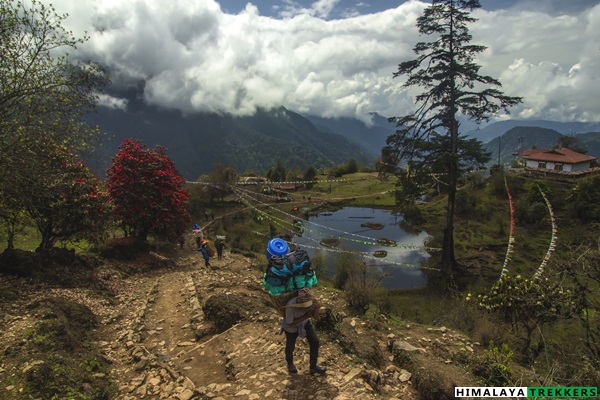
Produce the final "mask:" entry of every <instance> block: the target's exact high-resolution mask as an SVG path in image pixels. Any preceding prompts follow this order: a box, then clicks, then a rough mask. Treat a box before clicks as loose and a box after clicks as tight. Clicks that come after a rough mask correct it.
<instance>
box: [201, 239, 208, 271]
mask: <svg viewBox="0 0 600 400" xmlns="http://www.w3.org/2000/svg"><path fill="white" fill-rule="evenodd" d="M200 252H201V253H202V257H203V258H204V266H205V267H210V254H208V243H206V242H205V241H202V244H201V246H200Z"/></svg>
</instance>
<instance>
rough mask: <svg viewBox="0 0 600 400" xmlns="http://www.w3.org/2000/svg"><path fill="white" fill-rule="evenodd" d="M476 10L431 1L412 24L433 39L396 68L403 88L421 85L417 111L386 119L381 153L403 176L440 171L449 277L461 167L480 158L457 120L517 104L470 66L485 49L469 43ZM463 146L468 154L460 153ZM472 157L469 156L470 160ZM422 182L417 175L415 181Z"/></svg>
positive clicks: (451, 0) (458, 0) (468, 2)
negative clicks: (391, 129)
mask: <svg viewBox="0 0 600 400" xmlns="http://www.w3.org/2000/svg"><path fill="white" fill-rule="evenodd" d="M479 7H481V5H480V4H479V1H478V0H433V1H432V4H431V5H430V6H428V7H427V8H426V9H425V10H424V12H423V15H422V16H420V17H419V18H418V20H417V27H418V29H419V32H420V33H421V34H422V35H429V36H432V38H433V40H432V41H430V42H420V43H417V44H416V46H415V47H414V52H415V53H416V54H417V58H416V59H414V60H410V61H405V62H402V63H401V64H399V66H398V71H397V72H395V73H394V77H399V76H406V77H407V80H406V82H405V83H404V86H407V87H421V88H423V92H422V93H420V94H419V95H417V96H416V98H415V100H416V110H415V111H414V112H412V113H410V114H408V115H405V116H402V117H393V118H390V121H393V122H396V124H397V126H398V130H397V131H396V133H395V134H393V135H391V136H390V137H388V140H387V144H388V145H387V146H386V151H387V152H389V151H392V152H393V153H394V163H395V164H396V165H397V164H400V163H403V162H404V163H406V164H405V165H406V166H408V167H409V170H408V171H402V174H404V175H406V174H407V173H408V174H413V175H423V174H425V175H427V174H429V175H431V168H432V167H434V166H435V168H436V169H439V167H440V166H442V168H443V172H444V173H443V175H441V176H437V177H436V179H443V183H444V184H445V185H446V186H447V194H448V203H447V208H446V224H445V228H444V237H443V245H442V247H443V250H442V268H443V270H444V272H445V273H446V274H450V273H451V272H452V270H453V269H455V267H456V259H455V255H454V207H455V196H456V188H457V181H458V177H459V175H460V173H461V169H464V168H466V167H469V166H473V165H477V164H480V163H481V161H482V160H485V155H484V154H482V151H481V144H480V143H479V145H478V146H476V147H479V151H476V152H475V153H472V151H473V145H474V143H473V142H472V141H468V140H465V139H464V138H463V137H461V136H460V134H459V128H460V124H459V122H458V116H459V115H464V116H465V117H467V118H469V119H471V120H473V121H487V120H488V119H489V118H490V116H492V115H494V114H496V113H498V112H500V111H504V112H507V113H508V108H509V107H511V106H514V105H516V104H518V103H520V102H521V98H520V97H510V96H506V95H504V94H503V93H502V92H501V91H500V90H498V89H497V87H500V86H501V84H500V82H499V81H498V80H496V79H494V78H492V77H490V76H485V75H481V74H480V73H479V69H480V66H479V65H478V64H476V63H475V62H474V58H475V57H476V56H477V54H479V53H481V52H482V51H483V50H485V47H484V46H480V45H474V44H471V43H470V42H471V39H472V37H471V35H470V34H469V29H468V26H467V25H468V24H469V23H472V22H474V21H476V19H475V18H473V17H472V16H471V12H472V11H473V10H474V9H477V8H479ZM465 146H466V147H467V148H468V149H469V152H468V153H467V154H465V153H464V152H462V150H463V149H464V148H465ZM468 154H471V155H472V156H473V157H471V156H469V155H468ZM416 179H417V180H421V177H418V178H416Z"/></svg>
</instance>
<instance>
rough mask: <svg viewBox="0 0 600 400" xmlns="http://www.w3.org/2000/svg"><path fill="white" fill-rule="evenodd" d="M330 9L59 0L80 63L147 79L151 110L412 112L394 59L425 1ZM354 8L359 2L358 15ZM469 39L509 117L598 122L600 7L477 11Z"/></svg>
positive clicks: (324, 5) (408, 49)
mask: <svg viewBox="0 0 600 400" xmlns="http://www.w3.org/2000/svg"><path fill="white" fill-rule="evenodd" d="M338 1H339V0H320V1H316V2H313V3H312V5H311V6H310V7H308V8H307V7H301V6H299V5H298V4H297V3H296V2H294V1H287V2H286V5H285V8H282V9H280V10H279V11H280V13H281V14H280V15H282V16H284V17H282V18H278V19H276V18H271V17H265V16H262V15H260V13H259V11H258V9H257V7H256V6H254V5H252V4H250V3H249V4H248V5H247V6H246V8H245V9H244V10H243V11H242V12H240V13H239V14H236V15H232V14H226V13H224V12H223V11H222V10H221V8H220V6H219V5H218V3H216V2H215V1H213V0H205V1H197V0H180V1H177V2H173V1H170V0H130V1H127V2H123V1H116V0H97V1H94V2H92V1H91V0H62V1H61V2H60V3H59V4H58V5H57V6H56V7H57V9H58V11H59V12H64V11H66V12H68V13H70V15H71V17H69V18H68V19H67V21H66V25H67V26H68V27H69V28H71V29H73V30H74V31H75V33H76V34H82V32H83V31H84V30H87V31H88V34H89V35H90V40H89V41H88V42H87V43H86V44H85V45H82V46H80V49H79V51H81V52H82V53H83V56H85V57H86V58H92V59H94V60H97V61H100V62H102V63H104V64H106V65H108V66H109V67H110V69H111V72H112V74H113V76H112V81H113V83H114V84H115V85H127V84H136V83H138V82H140V81H143V82H145V91H144V98H145V100H146V101H147V102H148V103H149V104H153V105H157V106H160V107H167V108H173V109H179V110H182V111H183V112H186V113H192V112H197V111H212V112H229V113H234V114H242V115H244V114H250V113H252V112H254V110H255V109H256V107H272V106H280V105H284V106H286V107H288V108H290V109H292V110H295V111H298V112H303V113H313V114H318V115H324V116H356V117H359V118H363V119H364V118H366V117H365V114H366V113H367V112H370V111H377V112H380V113H381V114H383V115H386V116H390V115H402V114H404V113H407V112H410V111H411V109H410V107H412V106H413V103H412V98H411V96H410V94H411V93H412V94H413V95H414V91H408V90H406V88H403V87H402V86H401V84H402V80H401V79H392V73H393V72H395V71H396V70H397V66H398V64H399V63H400V62H402V61H406V60H408V59H411V58H414V53H413V52H412V48H413V46H414V45H415V44H416V43H417V42H418V41H427V40H428V38H427V37H421V36H419V35H418V33H417V30H416V27H415V21H416V18H417V17H418V16H419V15H420V14H421V12H422V10H423V8H424V7H425V6H426V4H425V3H421V2H419V1H417V0H411V1H408V2H405V3H403V4H401V5H400V6H398V7H397V8H395V9H390V10H386V11H384V12H379V13H375V14H365V15H356V16H352V17H348V18H344V19H337V20H326V17H327V16H328V15H329V14H330V13H331V12H332V9H333V7H334V6H335V5H336V4H337V3H338ZM358 5H359V4H357V6H358ZM475 16H476V17H477V18H479V19H480V20H479V22H478V23H477V24H475V25H474V26H473V27H472V29H471V32H472V34H473V39H474V40H473V42H474V43H477V44H483V45H485V46H488V50H487V51H485V52H484V53H483V54H481V55H480V57H479V58H478V59H477V62H479V63H480V64H481V65H482V71H481V72H482V73H484V74H489V75H491V76H493V77H495V78H498V79H500V81H501V82H502V84H503V88H504V90H505V92H506V93H507V94H509V95H514V96H522V97H523V98H524V102H525V103H524V104H523V105H522V107H519V108H516V109H515V110H514V112H513V115H514V116H520V117H532V118H534V117H535V118H553V119H558V120H574V119H594V120H600V114H599V113H600V111H599V110H600V104H598V102H599V100H598V96H597V93H598V92H600V87H599V85H600V83H599V80H598V79H597V77H596V76H597V74H596V71H599V70H600V37H599V33H598V32H600V5H598V6H596V7H595V8H593V9H589V10H587V11H586V12H584V13H581V14H571V15H562V16H561V15H558V16H554V15H549V14H545V13H543V12H531V11H528V12H524V11H520V12H517V11H514V10H513V11H510V10H502V11H494V12H490V11H483V10H478V11H477V12H476V14H475Z"/></svg>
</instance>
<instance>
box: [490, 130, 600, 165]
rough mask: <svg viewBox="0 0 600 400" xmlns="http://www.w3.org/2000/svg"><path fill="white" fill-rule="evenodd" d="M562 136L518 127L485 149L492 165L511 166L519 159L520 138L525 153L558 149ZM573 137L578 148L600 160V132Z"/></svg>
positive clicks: (554, 132) (494, 140)
mask: <svg viewBox="0 0 600 400" xmlns="http://www.w3.org/2000/svg"><path fill="white" fill-rule="evenodd" d="M561 136H564V135H563V134H562V133H560V132H557V131H556V130H554V129H547V128H540V127H537V126H517V127H514V128H512V129H509V130H508V131H507V132H505V133H504V134H503V135H502V136H499V137H497V138H495V139H493V140H491V141H489V142H487V143H485V144H484V145H483V148H484V149H485V150H486V151H489V152H490V153H491V155H492V159H491V163H493V164H496V163H500V164H511V163H512V162H513V161H514V160H515V158H516V157H517V153H518V150H519V138H522V149H523V151H525V150H528V149H531V148H533V147H535V148H538V149H552V148H554V147H556V145H557V143H558V140H559V139H560V137H561ZM569 136H571V135H569ZM573 136H574V137H575V138H576V139H577V142H576V147H578V148H581V149H584V150H586V151H587V154H588V155H590V156H594V157H598V158H600V132H587V133H580V134H578V135H573Z"/></svg>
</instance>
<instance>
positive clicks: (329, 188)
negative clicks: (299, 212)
mask: <svg viewBox="0 0 600 400" xmlns="http://www.w3.org/2000/svg"><path fill="white" fill-rule="evenodd" d="M316 179H318V180H322V181H326V180H328V178H327V177H326V176H324V175H319V176H317V177H316ZM336 181H337V182H336ZM394 187H395V182H394V180H393V179H388V180H381V179H379V178H377V173H376V172H357V173H354V174H349V175H344V176H343V177H342V178H339V179H333V180H331V182H320V183H317V184H316V185H314V186H313V187H312V189H311V190H303V189H301V190H299V191H298V192H297V194H296V197H298V195H302V194H309V193H310V194H312V195H313V196H314V197H319V198H324V199H331V200H333V201H335V200H339V199H347V200H348V201H349V202H350V204H351V205H352V206H356V207H393V206H394V205H395V199H394V195H393V194H392V193H385V194H381V193H382V192H386V191H389V190H393V189H394ZM353 199H354V200H353Z"/></svg>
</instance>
